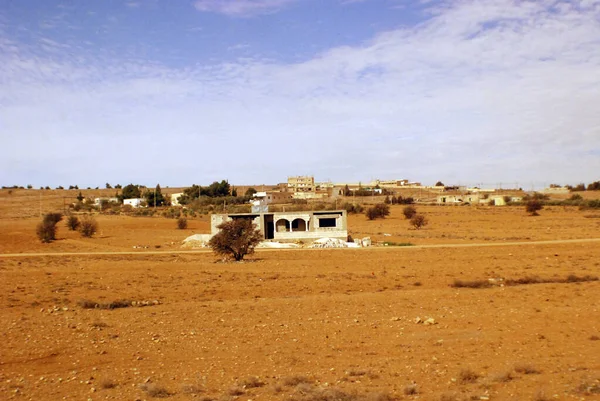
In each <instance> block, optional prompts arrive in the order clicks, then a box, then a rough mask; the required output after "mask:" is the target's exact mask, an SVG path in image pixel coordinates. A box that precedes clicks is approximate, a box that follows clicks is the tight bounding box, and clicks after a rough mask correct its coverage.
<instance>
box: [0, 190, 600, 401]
mask: <svg viewBox="0 0 600 401" xmlns="http://www.w3.org/2000/svg"><path fill="white" fill-rule="evenodd" d="M26 192H27V191H16V192H15V193H13V194H10V195H9V194H8V193H7V192H6V190H3V191H1V192H0V213H1V215H0V254H1V257H0V307H1V309H0V310H1V312H0V324H1V327H2V334H3V341H2V342H1V343H0V344H1V345H0V395H1V396H0V398H2V399H13V398H14V399H31V400H59V399H72V400H88V399H89V400H105V399H112V400H150V399H154V398H158V397H165V398H168V399H172V400H187V399H204V400H209V399H210V400H230V399H239V400H261V399H264V400H286V399H293V400H306V401H309V400H322V401H328V400H347V401H352V400H373V401H375V400H382V401H383V400H389V399H392V398H394V399H421V400H440V401H442V400H443V401H451V400H536V401H542V400H569V399H576V400H593V399H600V311H599V309H600V282H599V281H593V278H595V277H597V276H599V275H600V211H598V210H595V211H594V210H579V209H578V208H576V207H562V206H555V207H546V208H545V209H543V210H542V211H541V212H540V216H537V217H530V216H528V215H527V213H526V212H525V210H524V208H523V207H516V206H509V207H490V206H481V207H476V206H464V207H452V206H446V207H442V206H420V205H417V209H418V210H419V211H420V212H421V213H423V214H425V215H426V216H427V218H428V219H429V225H428V226H426V227H425V228H424V229H422V230H414V229H412V228H411V227H409V224H408V223H407V221H406V220H405V219H404V217H403V215H402V207H401V206H393V207H392V209H391V211H392V212H391V215H390V216H389V217H388V218H387V219H384V220H375V221H368V220H367V219H366V218H365V217H364V215H351V216H349V219H348V226H349V231H350V234H351V235H352V236H353V237H355V238H360V237H364V236H370V237H371V238H372V239H373V240H374V241H376V242H377V241H388V242H395V243H411V244H413V246H387V247H384V246H380V247H372V248H364V249H330V250H327V249H317V250H259V251H257V252H256V253H255V254H254V255H252V256H250V257H249V258H248V259H247V260H246V261H245V262H243V263H233V262H230V263H223V262H222V261H220V260H219V259H218V258H217V257H215V256H214V255H213V254H212V253H210V252H208V251H195V252H189V251H186V252H184V253H182V252H181V251H182V248H181V241H182V240H183V239H184V238H185V237H187V236H188V235H191V234H193V233H200V232H208V230H209V223H208V221H209V218H208V216H202V217H199V218H194V219H190V220H189V228H188V229H186V230H178V229H177V228H176V225H175V221H174V220H172V219H167V218H163V217H129V216H97V220H98V223H99V232H98V234H97V235H96V236H95V237H94V238H91V239H83V238H81V237H80V236H79V235H78V234H77V233H74V232H70V231H68V230H67V229H66V227H65V225H64V222H61V223H59V226H60V228H59V232H58V240H57V241H55V242H53V243H50V244H42V243H40V242H39V241H38V240H37V238H36V236H35V226H36V224H37V223H38V221H39V215H38V213H39V207H38V202H39V200H38V196H39V192H37V191H30V192H29V195H28V194H26ZM32 193H36V194H37V195H31V194H32ZM53 202H54V203H48V202H46V203H43V208H44V210H43V211H44V212H45V211H54V210H56V211H60V210H61V207H62V204H63V202H64V201H63V200H62V199H59V197H56V199H54V200H53ZM19 254H20V255H19ZM31 254H39V255H31ZM457 280H459V281H461V282H462V283H463V284H464V283H465V282H475V283H483V284H480V285H479V286H478V285H474V286H475V287H479V288H468V287H456V286H455V284H457ZM122 300H128V301H135V306H129V307H125V308H114V309H108V308H106V309H105V308H94V307H91V308H90V305H91V306H93V305H94V304H96V303H97V304H99V305H102V304H107V305H111V304H112V305H119V302H120V301H122Z"/></svg>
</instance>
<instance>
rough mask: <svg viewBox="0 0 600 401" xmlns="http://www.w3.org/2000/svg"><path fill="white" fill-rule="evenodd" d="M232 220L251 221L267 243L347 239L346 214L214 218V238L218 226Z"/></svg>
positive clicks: (219, 215) (333, 212) (244, 214)
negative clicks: (269, 241) (268, 241)
mask: <svg viewBox="0 0 600 401" xmlns="http://www.w3.org/2000/svg"><path fill="white" fill-rule="evenodd" d="M233 219H251V220H252V221H253V222H254V224H255V225H256V227H257V228H258V230H260V232H261V234H262V235H263V238H264V239H265V240H275V241H281V242H286V241H287V242H290V241H312V240H316V239H319V238H324V237H326V238H336V239H341V240H344V241H346V240H347V238H348V225H347V215H346V211H345V210H326V211H320V212H315V211H311V212H281V213H230V214H213V215H212V216H211V234H212V235H215V234H216V233H218V232H219V229H218V228H217V226H219V225H220V224H221V223H224V222H226V221H231V220H233Z"/></svg>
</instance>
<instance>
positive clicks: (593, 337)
mask: <svg viewBox="0 0 600 401" xmlns="http://www.w3.org/2000/svg"><path fill="white" fill-rule="evenodd" d="M598 340H600V337H598V336H597V335H591V336H590V341H598Z"/></svg>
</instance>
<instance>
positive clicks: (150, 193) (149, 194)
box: [144, 185, 165, 206]
mask: <svg viewBox="0 0 600 401" xmlns="http://www.w3.org/2000/svg"><path fill="white" fill-rule="evenodd" d="M155 196H156V199H155V198H154V197H155ZM144 198H146V202H147V203H148V206H162V204H163V203H165V197H164V196H163V194H162V192H161V190H160V185H157V186H156V189H154V190H147V191H146V192H145V193H144Z"/></svg>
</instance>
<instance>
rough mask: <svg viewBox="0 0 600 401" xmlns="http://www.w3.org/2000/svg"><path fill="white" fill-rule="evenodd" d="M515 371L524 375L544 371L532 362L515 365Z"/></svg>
mask: <svg viewBox="0 0 600 401" xmlns="http://www.w3.org/2000/svg"><path fill="white" fill-rule="evenodd" d="M515 372H517V373H521V374H524V375H537V374H540V373H542V372H541V371H540V370H539V369H538V368H536V367H535V366H533V365H530V364H520V365H516V366H515Z"/></svg>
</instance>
